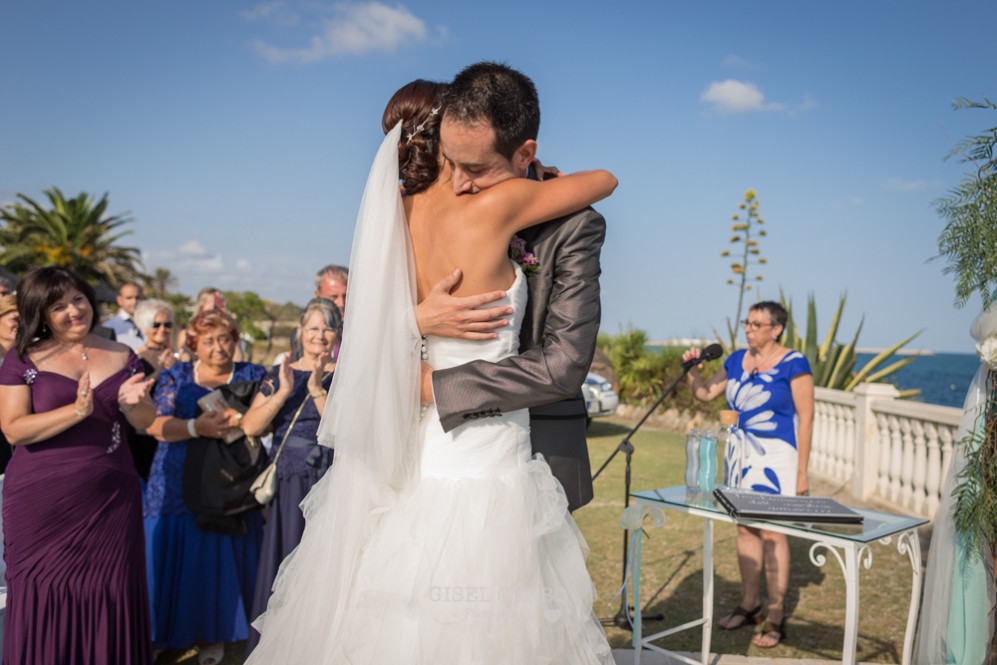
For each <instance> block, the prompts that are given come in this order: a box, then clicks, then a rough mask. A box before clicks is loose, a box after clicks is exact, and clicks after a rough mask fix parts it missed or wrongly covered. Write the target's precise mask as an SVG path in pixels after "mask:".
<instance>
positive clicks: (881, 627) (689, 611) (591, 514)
mask: <svg viewBox="0 0 997 665" xmlns="http://www.w3.org/2000/svg"><path fill="white" fill-rule="evenodd" d="M630 427H631V425H629V424H628V423H626V422H623V421H620V420H615V419H606V420H603V419H600V420H596V421H593V423H592V425H591V427H590V428H589V455H590V457H591V460H592V465H593V470H595V469H597V468H598V467H599V466H600V465H601V464H602V463H603V461H605V460H606V459H607V458H608V457H609V455H610V454H612V452H613V450H614V449H615V448H616V446H617V444H618V443H619V442H620V440H621V439H622V438H623V436H624V435H625V434H626V433H627V432H628V431H629V428H630ZM684 442H685V438H684V436H681V435H678V434H672V433H667V432H662V431H656V430H652V429H642V430H641V431H640V432H639V433H638V434H637V435H635V436H634V438H633V443H634V446H635V448H636V452H635V453H634V457H633V477H632V489H633V491H641V490H648V489H654V488H658V487H666V486H669V485H680V484H682V482H683V474H684V465H685V450H684ZM624 469H625V458H624V456H623V455H622V454H619V455H617V456H616V459H614V460H613V462H612V463H611V464H610V466H609V467H607V468H606V470H605V471H604V472H603V474H602V475H601V476H600V477H599V479H598V480H597V481H596V484H595V500H594V501H592V503H590V504H589V505H587V506H585V507H584V508H582V509H581V510H579V511H578V512H576V513H575V519H576V520H577V522H578V525H579V527H580V528H581V530H582V533H583V534H584V535H585V538H586V539H587V541H588V544H589V548H590V550H591V552H590V554H589V559H588V565H589V571H590V572H591V575H592V579H593V581H594V582H595V586H596V590H597V593H598V599H597V601H596V607H595V609H596V613H597V614H598V615H599V616H600V617H606V616H612V615H614V614H616V613H617V611H618V610H619V607H620V601H619V599H618V598H617V599H614V598H613V596H614V595H615V594H616V593H617V591H618V590H619V588H620V583H621V576H622V571H621V560H622V539H623V536H622V530H621V528H620V526H619V519H620V515H621V513H622V510H623V487H624ZM665 515H666V518H667V524H666V525H665V527H664V528H663V529H655V528H652V527H651V526H650V520H647V521H646V522H645V529H646V530H647V533H648V534H649V536H650V540H647V541H645V543H644V549H643V567H642V577H641V596H642V597H641V601H642V603H641V604H642V605H643V606H644V607H645V612H646V613H649V614H654V613H663V614H664V615H665V619H666V621H665V623H656V622H645V625H644V632H645V634H646V633H651V632H657V631H659V630H664V629H665V628H666V627H670V626H676V625H679V624H682V623H685V622H687V621H691V620H693V619H696V618H698V617H699V616H701V612H702V590H703V582H702V580H703V577H702V571H703V558H702V541H703V528H702V524H703V522H702V520H701V519H700V518H697V517H693V516H690V515H686V514H683V513H678V512H674V511H666V512H665ZM735 542H736V531H735V527H734V526H733V525H731V524H723V523H717V524H716V527H715V530H714V570H715V585H714V588H715V596H714V599H715V600H714V607H715V608H716V616H715V618H719V617H721V616H724V615H725V614H726V613H727V612H729V611H730V610H731V609H733V608H734V607H735V606H736V605H737V603H738V602H739V600H740V577H739V574H738V571H737V556H736V546H735ZM810 545H811V543H810V542H809V541H803V540H801V539H794V538H790V548H791V552H792V571H791V577H790V588H789V593H788V597H787V602H786V611H787V615H788V620H787V623H786V629H787V637H786V639H785V641H784V642H783V643H782V644H781V645H779V646H778V647H776V648H774V649H761V648H759V647H756V646H754V645H752V644H751V636H752V632H751V629H749V628H742V629H740V630H735V631H725V630H722V629H720V628H719V627H715V628H714V630H713V636H712V644H711V650H712V651H713V652H715V653H726V654H738V655H746V656H765V657H772V658H826V659H834V660H837V659H840V658H841V646H842V640H843V637H844V633H843V628H842V627H843V624H844V616H845V584H844V578H843V575H842V571H841V568H840V566H839V565H838V564H837V560H836V559H835V558H834V557H833V556H828V561H827V563H826V564H825V565H824V566H823V567H817V566H815V565H813V564H812V563H811V562H810V559H809V550H810ZM871 549H872V555H873V556H872V564H873V565H872V567H871V568H870V569H869V570H864V569H863V570H862V571H861V581H860V585H859V593H860V626H859V638H858V659H859V660H860V661H866V662H884V663H898V662H900V657H901V654H902V651H903V636H904V629H905V627H906V623H907V608H908V604H909V602H910V590H911V571H910V564H909V563H908V560H907V557H906V556H903V557H901V556H900V554H899V553H898V552H897V549H896V540H894V541H893V543H892V544H891V545H883V544H880V543H875V544H873V545H872V548H871ZM763 594H764V583H763ZM607 634H608V635H609V638H610V642H611V643H612V645H613V646H614V647H628V646H629V645H630V633H629V632H628V631H624V630H621V629H618V628H614V627H609V628H607ZM659 644H660V645H661V646H663V647H665V648H668V649H673V650H676V651H691V652H696V651H698V650H699V648H700V632H699V629H694V630H692V631H687V632H685V633H681V634H678V635H672V636H669V637H668V638H665V639H663V640H661V641H660V642H659Z"/></svg>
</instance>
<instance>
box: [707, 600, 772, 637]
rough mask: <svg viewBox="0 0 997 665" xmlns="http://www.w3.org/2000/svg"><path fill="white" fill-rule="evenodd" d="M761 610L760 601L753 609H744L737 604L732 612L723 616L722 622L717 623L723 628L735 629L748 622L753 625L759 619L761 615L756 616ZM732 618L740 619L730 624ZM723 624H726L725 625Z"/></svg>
mask: <svg viewBox="0 0 997 665" xmlns="http://www.w3.org/2000/svg"><path fill="white" fill-rule="evenodd" d="M761 611H762V606H761V604H760V603H759V605H758V607H756V608H755V609H753V610H746V609H744V608H743V607H741V606H740V605H738V606H737V608H736V609H735V610H734V611H733V612H731V613H730V614H728V615H727V616H726V617H724V621H723V623H718V624H717V625H718V626H720V627H721V628H723V629H724V630H737V629H738V628H740V627H741V626H744V625H746V624H748V623H750V624H752V625H754V624H757V623H758V622H759V620H760V619H761V617H759V616H758V615H759V614H761ZM734 619H741V620H740V621H738V622H737V623H734V624H733V625H731V622H732V621H733V620H734ZM724 624H727V625H726V626H725V625H724Z"/></svg>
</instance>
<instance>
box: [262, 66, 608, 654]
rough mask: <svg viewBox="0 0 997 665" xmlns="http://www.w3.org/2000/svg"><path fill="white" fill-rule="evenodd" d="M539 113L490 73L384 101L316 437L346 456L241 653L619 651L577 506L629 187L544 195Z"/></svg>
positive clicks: (498, 70)
mask: <svg viewBox="0 0 997 665" xmlns="http://www.w3.org/2000/svg"><path fill="white" fill-rule="evenodd" d="M539 120H540V109H539V102H538V99H537V94H536V89H535V87H534V86H533V83H532V81H530V79H529V78H527V77H526V76H524V75H523V74H521V73H519V72H517V71H515V70H512V69H510V68H509V67H506V66H504V65H499V64H495V63H479V64H476V65H472V66H470V67H468V68H466V69H465V70H464V71H462V72H461V73H460V74H459V75H458V76H457V77H456V78H455V79H454V81H453V82H452V83H450V84H449V85H447V84H440V83H432V82H428V81H415V82H413V83H410V84H408V85H406V86H404V87H403V88H402V89H400V90H399V91H398V92H397V93H395V95H394V96H393V97H392V99H391V101H390V102H389V104H388V106H387V108H386V109H385V112H384V117H383V119H382V126H383V128H384V131H385V133H386V137H385V139H384V142H383V143H382V144H381V147H380V149H379V151H378V153H377V156H376V157H375V160H374V164H373V166H372V167H371V172H370V176H369V178H368V182H367V187H366V189H365V191H364V196H363V201H362V203H361V209H360V213H359V215H358V220H357V229H356V234H355V236H354V244H353V253H352V257H351V261H350V265H351V275H350V298H349V300H348V305H347V307H348V309H349V312H348V313H347V316H346V317H344V318H345V321H346V328H347V329H346V330H345V331H344V335H343V338H344V347H343V350H342V353H341V360H340V362H339V365H338V366H337V371H336V374H335V378H334V383H333V386H332V397H331V399H330V400H329V402H328V404H327V407H326V412H325V414H324V416H323V421H322V426H321V428H320V431H319V438H320V441H322V442H323V443H324V444H325V445H330V446H332V447H334V448H335V450H336V461H335V464H334V465H333V467H332V470H331V471H330V472H329V473H328V474H326V476H325V477H324V478H323V479H322V481H320V482H319V483H318V484H317V485H316V486H315V488H314V489H313V490H312V491H311V493H310V494H309V495H308V496H307V497H306V498H305V500H304V501H303V502H302V504H301V505H302V510H303V511H304V513H305V517H306V528H305V532H304V535H303V537H302V539H301V543H300V545H299V546H298V548H297V549H296V550H295V551H294V552H293V553H292V554H291V555H290V556H289V557H288V558H287V559H286V560H285V562H284V564H283V565H282V567H281V571H280V574H279V575H278V578H277V581H276V582H275V584H274V589H273V594H272V596H271V598H270V602H269V604H268V607H267V611H266V612H265V613H264V614H263V615H262V616H261V617H259V618H258V620H257V621H256V622H255V623H254V626H255V627H256V628H257V629H259V630H260V632H261V639H260V643H259V645H258V646H257V647H256V649H255V650H254V651H253V653H252V655H251V657H250V660H249V661H248V662H250V663H276V662H281V663H340V662H349V663H392V664H394V663H427V664H428V663H434V664H436V663H487V664H496V663H517V664H518V663H540V662H551V663H553V662H558V663H605V664H609V663H612V662H613V660H612V655H611V654H610V650H609V645H608V643H607V642H606V639H605V635H604V634H603V632H602V629H601V627H600V626H599V623H598V621H597V620H596V619H595V617H594V616H593V614H592V600H593V587H592V582H591V579H590V578H589V576H588V572H587V570H586V567H585V561H584V549H585V546H584V541H583V539H582V537H581V535H580V533H579V532H578V529H577V527H576V526H575V524H574V522H573V521H572V519H571V516H570V514H569V511H568V508H569V505H570V507H571V508H576V507H579V506H581V505H584V503H586V502H588V501H589V500H591V497H592V485H591V479H590V471H589V461H588V453H587V449H586V442H585V421H586V410H585V404H584V401H583V400H582V398H581V395H580V386H581V383H582V381H583V380H584V377H585V375H586V372H587V370H588V366H589V363H590V362H591V359H592V355H593V353H594V348H595V338H596V332H597V329H598V325H599V316H600V307H599V284H598V278H599V274H600V268H599V252H600V249H601V246H602V242H603V238H604V234H605V221H604V220H603V218H602V217H601V215H599V214H598V213H596V212H595V211H593V210H591V209H590V208H588V207H587V206H589V205H590V204H592V203H594V202H596V201H598V200H600V199H602V198H605V197H606V196H608V195H609V194H611V193H612V191H613V190H614V189H615V187H616V179H615V178H614V177H613V176H612V174H610V173H608V172H606V171H588V172H580V173H575V174H572V175H566V176H559V177H553V178H547V179H544V180H543V181H542V182H541V180H540V176H542V175H543V173H542V168H540V167H538V166H537V165H535V163H534V158H535V153H536V138H537V132H538V129H539ZM399 182H401V187H399ZM516 234H519V235H518V238H519V240H518V243H520V244H521V243H523V242H524V241H525V250H524V251H526V252H529V253H532V254H533V256H532V257H530V259H531V260H530V261H524V262H523V263H525V264H527V268H529V269H530V272H531V273H532V274H530V275H529V276H527V274H526V272H524V269H523V267H521V265H519V264H517V263H515V262H513V261H510V259H509V247H510V242H511V241H512V240H513V238H514V237H515V236H516ZM458 268H459V269H460V270H459V271H457V270H456V269H458ZM415 303H419V304H418V305H417V306H416V305H415ZM351 329H352V330H351ZM423 335H425V337H423Z"/></svg>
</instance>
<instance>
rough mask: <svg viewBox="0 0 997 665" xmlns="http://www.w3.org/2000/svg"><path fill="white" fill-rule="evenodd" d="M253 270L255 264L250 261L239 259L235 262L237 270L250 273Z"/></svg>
mask: <svg viewBox="0 0 997 665" xmlns="http://www.w3.org/2000/svg"><path fill="white" fill-rule="evenodd" d="M252 268H253V264H252V263H250V262H249V260H248V259H239V260H238V261H236V262H235V269H236V270H242V271H245V272H248V271H249V270H251V269H252Z"/></svg>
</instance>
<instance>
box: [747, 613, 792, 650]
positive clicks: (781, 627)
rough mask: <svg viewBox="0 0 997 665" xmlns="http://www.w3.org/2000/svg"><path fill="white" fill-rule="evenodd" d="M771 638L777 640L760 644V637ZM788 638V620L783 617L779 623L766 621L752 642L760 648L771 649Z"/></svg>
mask: <svg viewBox="0 0 997 665" xmlns="http://www.w3.org/2000/svg"><path fill="white" fill-rule="evenodd" d="M766 637H767V638H769V639H770V640H773V639H774V640H775V642H773V643H772V644H759V643H758V638H766ZM784 639H786V620H785V619H783V620H782V621H780V622H779V623H772V622H771V621H766V622H765V623H763V624H762V629H761V630H760V631H758V633H757V634H756V635H755V636H754V637H753V638H752V639H751V643H752V644H754V645H755V646H756V647H758V648H760V649H771V648H772V647H775V646H779V643H780V642H782V641H783V640H784Z"/></svg>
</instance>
